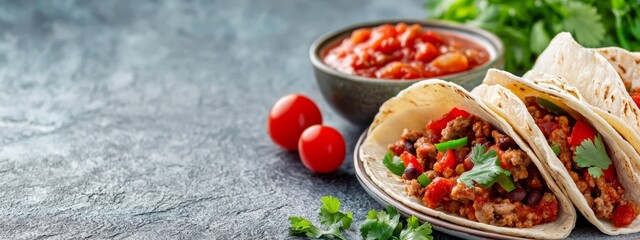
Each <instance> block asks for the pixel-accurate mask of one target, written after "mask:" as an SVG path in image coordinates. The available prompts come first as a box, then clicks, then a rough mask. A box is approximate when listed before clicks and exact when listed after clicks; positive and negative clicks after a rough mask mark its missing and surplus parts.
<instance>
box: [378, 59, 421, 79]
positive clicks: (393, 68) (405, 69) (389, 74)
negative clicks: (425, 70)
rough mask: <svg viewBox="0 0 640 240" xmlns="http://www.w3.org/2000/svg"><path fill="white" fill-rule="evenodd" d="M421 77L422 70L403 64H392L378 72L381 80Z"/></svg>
mask: <svg viewBox="0 0 640 240" xmlns="http://www.w3.org/2000/svg"><path fill="white" fill-rule="evenodd" d="M419 75H420V70H418V69H416V68H414V67H412V66H411V65H409V64H406V63H402V62H392V63H389V64H387V65H386V66H384V67H383V68H382V69H380V70H378V71H377V72H376V76H378V77H379V78H389V79H396V78H406V77H415V76H419Z"/></svg>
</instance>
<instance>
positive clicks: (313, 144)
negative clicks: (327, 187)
mask: <svg viewBox="0 0 640 240" xmlns="http://www.w3.org/2000/svg"><path fill="white" fill-rule="evenodd" d="M298 151H299V153H300V159H302V163H303V164H304V166H305V167H307V168H308V169H309V170H311V171H313V172H317V173H330V172H333V171H335V170H337V169H338V168H339V167H340V165H342V162H343V161H344V156H345V153H346V145H345V143H344V139H343V138H342V135H340V132H338V131H337V130H335V129H333V128H331V127H327V126H323V125H313V126H311V127H309V128H307V130H304V132H303V133H302V135H301V136H300V140H299V141H298Z"/></svg>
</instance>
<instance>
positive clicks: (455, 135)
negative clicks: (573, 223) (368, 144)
mask: <svg viewBox="0 0 640 240" xmlns="http://www.w3.org/2000/svg"><path fill="white" fill-rule="evenodd" d="M463 137H468V143H469V144H468V145H467V146H463V147H458V148H455V149H454V150H453V152H454V154H455V155H454V156H455V164H453V165H449V166H451V167H445V168H443V167H441V166H442V165H441V163H440V161H442V159H444V158H445V156H444V155H443V153H442V152H438V150H437V149H436V147H435V144H437V143H441V142H446V141H449V140H454V139H459V138H463ZM476 144H483V145H485V146H486V148H487V149H495V150H496V152H497V155H498V158H499V159H500V165H501V167H502V168H503V169H505V170H508V171H510V172H511V173H512V177H513V180H514V182H515V184H516V186H517V188H516V189H515V190H512V191H511V192H507V191H506V190H504V189H503V188H502V187H501V186H500V185H499V184H494V185H493V186H491V187H490V188H486V189H485V188H483V187H481V186H479V185H477V184H476V186H475V187H473V188H469V187H467V186H465V185H463V184H458V183H457V178H458V177H459V176H460V175H461V174H462V173H464V172H465V171H469V170H471V169H472V168H473V165H474V164H473V161H472V160H471V146H474V145H476ZM389 149H390V150H391V151H392V152H393V153H394V154H395V155H396V156H399V155H401V154H402V153H404V152H409V153H412V154H414V155H415V156H416V158H417V161H418V162H419V163H420V164H421V165H422V167H423V169H424V174H425V175H426V176H427V177H428V178H429V179H430V180H431V183H430V184H429V186H427V187H422V186H421V185H420V183H419V182H418V181H417V180H415V179H412V180H408V179H406V178H405V179H406V180H405V182H406V187H405V192H406V193H407V195H409V196H415V197H417V198H420V199H422V201H423V204H424V205H425V206H427V207H429V208H434V209H443V210H445V211H448V212H452V213H457V214H460V215H461V216H463V217H466V218H468V219H470V220H473V221H478V222H482V223H487V224H491V225H495V226H506V227H517V228H527V227H531V226H534V225H537V224H542V223H547V222H552V221H554V220H555V219H556V218H557V215H558V202H557V199H556V197H555V195H554V194H553V193H551V191H550V190H549V189H548V188H547V187H546V184H544V182H543V180H542V177H541V175H540V172H539V171H538V169H537V167H536V166H535V165H534V164H532V161H531V158H529V156H528V155H527V154H526V153H525V152H524V151H522V150H521V149H520V148H519V147H518V146H517V145H516V144H515V142H514V141H513V139H511V138H510V137H509V136H506V135H505V134H502V133H501V132H499V131H498V130H496V129H495V128H494V127H493V126H492V125H491V124H489V123H488V122H486V121H483V120H482V119H479V118H477V117H475V116H473V115H471V116H468V117H464V116H459V117H457V118H455V119H453V120H451V121H449V122H448V123H447V124H446V127H445V128H444V129H442V130H441V131H440V132H436V133H433V132H432V131H429V130H428V129H425V131H423V132H418V131H413V130H408V129H407V130H405V131H404V132H403V134H402V136H401V139H400V140H399V141H397V142H396V143H395V144H392V145H389ZM434 165H435V166H436V167H435V168H434ZM404 176H405V175H403V178H404ZM430 187H433V188H438V189H440V190H441V191H440V192H438V194H441V195H438V196H437V197H436V198H435V199H436V200H433V199H434V198H427V197H426V196H427V194H426V192H427V191H429V188H430ZM431 196H433V195H431Z"/></svg>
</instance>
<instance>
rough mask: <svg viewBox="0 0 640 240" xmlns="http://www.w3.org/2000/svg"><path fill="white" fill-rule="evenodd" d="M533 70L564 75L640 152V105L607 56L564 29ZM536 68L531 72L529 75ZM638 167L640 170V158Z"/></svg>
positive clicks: (526, 76)
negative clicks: (574, 37) (564, 31)
mask: <svg viewBox="0 0 640 240" xmlns="http://www.w3.org/2000/svg"><path fill="white" fill-rule="evenodd" d="M532 70H533V71H536V72H543V73H548V74H551V75H555V76H558V77H561V78H562V79H563V80H564V81H565V82H566V83H567V84H568V85H570V86H573V87H575V88H576V89H577V90H578V92H579V93H580V94H581V96H580V99H581V100H582V101H584V102H586V103H588V104H589V105H592V106H594V107H595V108H592V110H593V111H594V112H596V113H597V114H598V115H600V116H602V117H603V118H604V119H605V120H607V122H609V124H611V126H613V128H615V129H616V130H617V132H618V133H619V134H620V135H622V137H623V138H624V139H625V140H627V141H629V143H631V146H633V148H634V149H635V150H636V152H638V153H640V109H638V107H637V106H636V104H635V103H634V102H633V99H631V96H629V93H627V90H626V88H625V86H624V83H623V82H622V79H621V78H620V76H619V75H618V72H617V71H616V69H615V68H614V67H613V66H611V65H610V64H609V62H608V61H607V59H606V58H605V57H603V56H602V55H600V54H599V53H597V52H596V51H593V50H591V49H587V48H584V47H582V46H580V44H578V43H577V42H576V41H575V40H573V38H572V37H571V34H569V33H560V34H558V35H557V36H556V37H554V38H553V40H551V42H550V43H549V46H548V47H547V48H546V49H545V50H544V51H543V52H542V54H540V56H539V57H538V60H537V61H536V64H535V65H534V66H533V69H532ZM532 74H535V72H527V73H526V74H525V75H524V78H525V79H530V78H532ZM636 160H637V161H636V162H638V163H634V166H635V167H634V171H636V172H637V173H640V159H636Z"/></svg>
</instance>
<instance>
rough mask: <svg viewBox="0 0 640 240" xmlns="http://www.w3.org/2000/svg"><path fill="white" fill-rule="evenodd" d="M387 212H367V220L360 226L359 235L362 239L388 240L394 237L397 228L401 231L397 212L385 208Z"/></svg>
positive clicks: (389, 207) (391, 208) (388, 207)
mask: <svg viewBox="0 0 640 240" xmlns="http://www.w3.org/2000/svg"><path fill="white" fill-rule="evenodd" d="M386 210H387V211H384V210H382V211H379V212H376V211H374V210H371V211H369V213H368V214H367V220H365V221H364V222H363V223H362V225H360V235H362V238H364V239H381V240H385V239H390V238H391V237H392V236H394V232H395V231H396V229H397V228H398V227H399V228H400V229H402V223H400V214H398V211H397V210H396V209H395V208H393V207H391V206H387V207H386Z"/></svg>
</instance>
